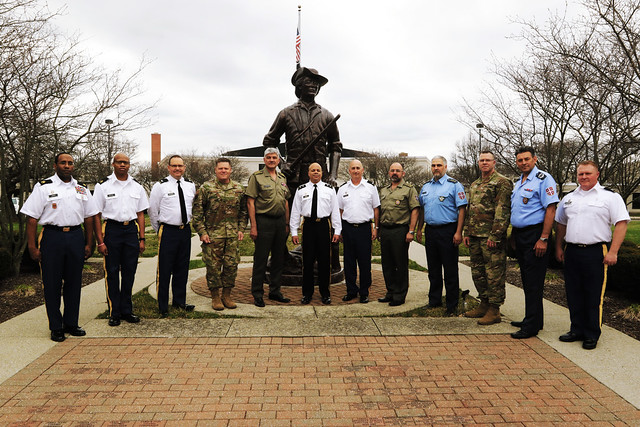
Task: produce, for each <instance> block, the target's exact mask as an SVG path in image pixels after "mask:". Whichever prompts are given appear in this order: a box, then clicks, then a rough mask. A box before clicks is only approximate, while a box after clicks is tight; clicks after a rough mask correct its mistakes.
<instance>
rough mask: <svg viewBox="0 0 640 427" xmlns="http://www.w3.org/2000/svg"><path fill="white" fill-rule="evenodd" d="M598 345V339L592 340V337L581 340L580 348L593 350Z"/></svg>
mask: <svg viewBox="0 0 640 427" xmlns="http://www.w3.org/2000/svg"><path fill="white" fill-rule="evenodd" d="M597 345H598V340H594V339H593V338H587V339H586V340H584V341H583V342H582V348H584V349H585V350H593V349H594V348H596V346H597Z"/></svg>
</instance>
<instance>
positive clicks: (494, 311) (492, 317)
mask: <svg viewBox="0 0 640 427" xmlns="http://www.w3.org/2000/svg"><path fill="white" fill-rule="evenodd" d="M500 322H502V318H501V317H500V306H499V305H496V304H491V306H490V307H489V310H487V312H486V313H485V315H484V317H482V319H478V325H493V324H494V323H500Z"/></svg>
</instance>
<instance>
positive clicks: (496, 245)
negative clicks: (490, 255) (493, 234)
mask: <svg viewBox="0 0 640 427" xmlns="http://www.w3.org/2000/svg"><path fill="white" fill-rule="evenodd" d="M487 247H488V248H491V249H493V248H497V247H498V244H497V243H496V242H494V241H493V240H491V239H487Z"/></svg>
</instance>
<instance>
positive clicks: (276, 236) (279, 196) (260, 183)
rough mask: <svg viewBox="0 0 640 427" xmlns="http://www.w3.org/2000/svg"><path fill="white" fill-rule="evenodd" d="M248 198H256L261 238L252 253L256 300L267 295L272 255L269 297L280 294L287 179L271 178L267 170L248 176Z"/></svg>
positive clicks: (284, 246) (252, 286)
mask: <svg viewBox="0 0 640 427" xmlns="http://www.w3.org/2000/svg"><path fill="white" fill-rule="evenodd" d="M246 195H247V197H251V198H252V199H255V209H256V227H257V228H258V238H257V239H256V241H255V251H254V253H253V275H252V277H251V294H252V295H253V297H254V298H262V296H263V295H264V288H263V286H264V281H265V273H266V270H267V260H268V259H269V253H271V268H270V281H269V295H281V293H280V284H281V276H282V269H283V267H284V255H285V251H286V244H287V237H288V234H287V230H286V226H287V221H286V220H287V219H286V209H287V207H286V201H287V199H289V197H290V193H289V188H288V187H287V179H286V178H285V176H284V175H283V174H282V173H280V172H278V173H277V176H276V179H275V180H274V179H273V178H271V175H270V174H269V171H268V170H267V168H264V169H263V170H261V171H257V172H254V173H253V174H252V175H251V176H250V177H249V183H248V184H247V190H246Z"/></svg>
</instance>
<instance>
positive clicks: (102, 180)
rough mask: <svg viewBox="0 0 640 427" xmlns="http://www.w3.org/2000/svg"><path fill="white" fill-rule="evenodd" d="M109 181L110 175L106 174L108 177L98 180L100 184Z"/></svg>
mask: <svg viewBox="0 0 640 427" xmlns="http://www.w3.org/2000/svg"><path fill="white" fill-rule="evenodd" d="M107 181H109V177H108V176H106V177H104V178H102V179H101V180H100V181H98V184H104V183H105V182H107Z"/></svg>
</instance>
